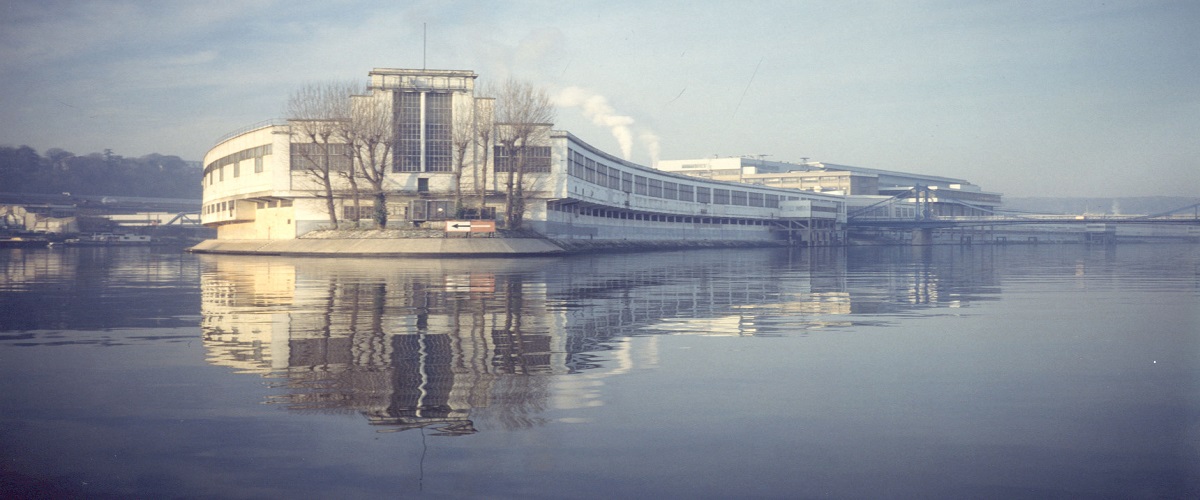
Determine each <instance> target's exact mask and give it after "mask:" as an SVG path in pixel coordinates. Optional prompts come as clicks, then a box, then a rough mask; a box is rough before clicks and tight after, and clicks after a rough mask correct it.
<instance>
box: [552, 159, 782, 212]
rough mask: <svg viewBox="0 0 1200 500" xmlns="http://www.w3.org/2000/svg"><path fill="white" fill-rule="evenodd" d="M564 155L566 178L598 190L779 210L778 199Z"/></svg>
mask: <svg viewBox="0 0 1200 500" xmlns="http://www.w3.org/2000/svg"><path fill="white" fill-rule="evenodd" d="M567 155H568V157H569V161H568V175H570V176H572V177H575V178H578V179H582V180H584V181H586V182H590V183H592V184H595V185H597V186H600V187H606V188H609V189H616V190H619V191H624V192H626V193H633V194H639V195H642V196H650V197H653V198H663V199H667V200H679V201H694V202H697V203H708V204H713V205H735V206H743V207H765V208H779V201H780V199H782V197H781V196H779V195H777V194H767V193H761V192H756V191H741V190H737V189H723V188H707V187H700V186H692V185H690V184H685V183H680V182H672V181H668V180H663V179H656V178H653V177H644V176H641V175H634V174H632V173H629V172H622V171H621V170H619V169H617V168H615V167H610V166H608V165H605V164H604V163H601V162H597V161H596V160H594V159H592V158H588V157H587V156H586V155H584V154H582V153H577V152H575V151H568V153H567ZM786 198H787V199H799V197H791V196H789V197H786Z"/></svg>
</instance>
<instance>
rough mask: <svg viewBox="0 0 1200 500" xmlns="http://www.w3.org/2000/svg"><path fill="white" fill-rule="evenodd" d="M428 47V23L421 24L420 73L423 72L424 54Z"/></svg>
mask: <svg viewBox="0 0 1200 500" xmlns="http://www.w3.org/2000/svg"><path fill="white" fill-rule="evenodd" d="M428 47H429V28H428V23H421V71H425V69H426V68H425V54H426V53H427V51H428Z"/></svg>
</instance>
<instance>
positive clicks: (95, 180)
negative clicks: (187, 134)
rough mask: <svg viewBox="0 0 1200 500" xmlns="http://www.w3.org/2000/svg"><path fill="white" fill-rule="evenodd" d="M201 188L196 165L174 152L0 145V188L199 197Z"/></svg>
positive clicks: (155, 196) (16, 190)
mask: <svg viewBox="0 0 1200 500" xmlns="http://www.w3.org/2000/svg"><path fill="white" fill-rule="evenodd" d="M200 191H201V187H200V168H199V167H198V166H196V165H195V164H191V163H188V162H186V161H184V160H182V159H180V158H179V157H178V156H163V155H160V154H149V155H146V156H143V157H141V158H125V157H123V156H119V155H115V154H113V152H112V150H109V149H106V150H104V152H103V153H91V154H89V155H87V156H77V155H75V154H74V153H71V152H70V151H64V150H62V149H58V148H51V149H48V150H46V154H45V155H40V154H38V152H37V150H35V149H33V148H31V147H29V146H21V147H9V146H0V192H8V193H40V194H57V193H71V194H72V195H106V196H135V197H147V198H187V199H200Z"/></svg>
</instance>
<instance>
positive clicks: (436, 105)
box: [425, 93, 454, 172]
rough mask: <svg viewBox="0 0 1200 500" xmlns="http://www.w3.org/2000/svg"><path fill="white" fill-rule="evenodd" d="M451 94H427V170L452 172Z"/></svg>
mask: <svg viewBox="0 0 1200 500" xmlns="http://www.w3.org/2000/svg"><path fill="white" fill-rule="evenodd" d="M451 97H452V96H451V95H450V94H441V93H427V94H425V171H426V172H451V171H453V170H454V165H453V161H452V158H453V149H454V148H453V145H452V137H451V134H452V133H453V131H452V127H453V121H452V120H451V111H452V107H451V103H452V102H453V100H452V99H451Z"/></svg>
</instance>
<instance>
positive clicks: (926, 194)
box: [846, 186, 1200, 229]
mask: <svg viewBox="0 0 1200 500" xmlns="http://www.w3.org/2000/svg"><path fill="white" fill-rule="evenodd" d="M935 193H936V191H934V190H931V189H929V188H928V187H923V186H917V187H914V188H912V189H910V190H908V191H905V192H903V193H900V194H897V195H896V196H893V197H891V198H889V199H886V200H882V201H880V202H878V203H875V204H872V205H869V206H866V207H863V208H860V209H857V210H854V211H852V212H850V213H848V214H847V215H846V222H847V225H848V226H849V227H864V228H868V227H875V228H896V229H939V228H955V227H973V226H974V227H978V226H1002V225H1014V224H1022V225H1023V224H1085V225H1086V224H1182V225H1195V226H1200V203H1195V204H1192V205H1187V206H1184V207H1179V208H1176V209H1174V210H1170V211H1167V212H1162V213H1157V214H1151V215H1086V214H1085V215H1061V214H1024V213H1017V212H1005V211H997V210H992V209H990V208H988V207H982V206H977V205H972V204H969V203H965V202H962V201H959V200H939V201H938V202H937V203H939V204H943V205H945V204H956V205H962V206H965V207H968V208H971V209H974V210H975V211H977V212H983V213H987V214H990V215H966V216H964V215H958V216H946V215H938V214H936V213H934V210H933V207H932V204H933V202H931V201H930V200H931V198H933V197H934V196H935ZM901 200H906V201H901ZM908 200H912V201H908ZM897 203H903V204H904V206H905V207H913V205H914V204H915V206H916V215H915V216H914V217H912V218H899V217H885V216H879V215H878V214H879V213H880V212H883V213H888V214H890V213H893V212H892V210H891V208H892V207H893V206H894V205H895V204H897Z"/></svg>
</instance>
